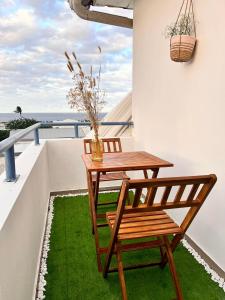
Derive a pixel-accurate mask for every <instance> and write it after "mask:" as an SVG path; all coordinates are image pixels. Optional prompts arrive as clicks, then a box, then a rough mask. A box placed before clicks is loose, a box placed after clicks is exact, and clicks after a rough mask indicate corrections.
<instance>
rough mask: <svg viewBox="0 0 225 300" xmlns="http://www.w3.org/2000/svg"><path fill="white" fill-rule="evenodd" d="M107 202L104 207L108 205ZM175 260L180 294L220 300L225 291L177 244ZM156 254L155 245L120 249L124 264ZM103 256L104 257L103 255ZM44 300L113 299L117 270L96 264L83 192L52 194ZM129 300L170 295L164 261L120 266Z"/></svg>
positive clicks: (103, 234) (103, 239)
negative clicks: (125, 268) (123, 268)
mask: <svg viewBox="0 0 225 300" xmlns="http://www.w3.org/2000/svg"><path fill="white" fill-rule="evenodd" d="M116 196H117V195H116V193H110V194H101V195H100V200H101V201H104V200H105V199H109V198H110V200H111V199H112V198H113V199H116ZM113 209H114V208H113V207H111V208H110V207H109V208H108V209H107V210H108V211H110V210H113ZM99 232H100V245H101V246H106V245H107V243H108V241H109V229H108V228H99ZM174 257H175V264H176V268H177V272H178V276H179V279H180V284H181V287H182V290H183V295H184V299H185V300H222V299H225V293H224V292H223V290H222V289H221V288H219V287H218V286H217V284H216V283H214V282H213V281H212V280H211V279H210V276H209V275H208V274H207V273H206V272H205V271H204V268H203V267H202V266H201V265H200V264H198V263H197V262H196V261H195V259H194V258H193V257H192V255H191V254H190V253H188V251H187V250H186V249H185V248H184V247H183V246H182V245H180V246H179V247H178V248H177V249H176V251H175V253H174ZM157 258H158V259H159V250H158V249H148V250H144V251H134V252H129V253H124V254H123V262H124V264H131V263H135V262H144V261H149V260H154V261H155V260H156V259H157ZM103 261H104V257H103ZM47 266H48V274H47V275H46V280H47V285H46V298H45V299H47V300H50V299H51V300H64V299H65V300H77V299H78V300H98V299H99V300H100V299H101V300H104V299H105V300H118V299H121V291H120V285H119V279H118V274H117V273H110V274H109V275H108V278H107V279H104V278H103V277H102V274H101V273H99V272H98V270H97V263H96V252H95V243H94V237H93V236H92V233H91V221H90V216H89V206H88V197H87V196H76V197H57V198H55V200H54V218H53V223H52V233H51V239H50V251H49V256H48V260H47ZM125 279H126V286H127V293H128V299H129V300H132V299H133V300H145V299H146V300H147V299H152V300H167V299H168V300H171V299H174V298H175V291H174V287H173V283H172V280H171V276H170V272H169V269H168V266H167V267H166V268H165V269H164V270H161V269H160V268H159V267H154V268H144V269H136V270H129V271H125Z"/></svg>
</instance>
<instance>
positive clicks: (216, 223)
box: [132, 0, 225, 270]
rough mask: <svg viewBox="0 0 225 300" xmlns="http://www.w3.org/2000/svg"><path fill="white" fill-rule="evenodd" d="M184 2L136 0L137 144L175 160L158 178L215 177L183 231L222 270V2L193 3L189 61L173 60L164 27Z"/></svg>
mask: <svg viewBox="0 0 225 300" xmlns="http://www.w3.org/2000/svg"><path fill="white" fill-rule="evenodd" d="M181 3H182V1H180V0H173V1H171V0H157V1H156V0H155V1H153V0H138V1H135V8H134V58H133V71H134V72H133V85H134V86H133V98H132V106H133V109H132V114H133V121H134V124H135V127H134V132H133V134H134V139H135V147H136V148H137V149H142V150H146V151H150V152H152V153H156V154H158V155H159V156H160V157H162V158H164V159H167V160H169V161H171V162H173V163H174V165H175V167H174V168H168V169H166V170H162V171H160V176H162V175H164V176H171V175H172V176H176V175H177V176H182V175H183V176H186V175H201V174H210V173H215V174H216V175H217V177H218V181H217V183H216V185H215V187H214V188H213V190H212V192H211V194H210V196H209V197H208V199H207V200H206V202H205V204H204V205H203V207H202V208H201V210H200V212H199V214H198V216H197V217H196V219H195V221H194V223H193V224H192V226H191V228H190V230H189V232H188V234H189V235H190V237H191V238H192V239H193V240H194V241H195V242H196V244H197V245H198V246H199V247H201V249H202V250H204V251H205V252H206V253H207V254H208V255H209V256H210V257H211V258H212V259H213V260H214V261H215V262H216V263H217V264H218V265H219V266H220V267H221V268H223V270H225V255H224V253H225V239H224V228H225V217H224V212H225V201H224V197H225V184H224V179H225V174H224V170H225V158H224V154H225V139H224V129H225V117H224V112H225V101H224V99H225V84H224V77H225V68H224V64H225V56H224V53H225V39H224V26H225V18H224V10H225V2H224V0H217V1H214V0H209V1H200V0H196V1H193V4H194V11H195V19H196V21H197V24H196V27H197V39H198V42H197V47H196V52H195V55H194V58H193V60H192V61H191V62H189V63H175V62H172V61H171V60H170V53H169V44H170V41H169V39H165V38H164V34H163V33H164V32H165V28H166V26H167V25H170V24H171V23H172V22H174V21H175V20H176V17H177V13H178V11H179V8H180V5H181ZM214 25H215V26H214ZM215 37H216V43H215Z"/></svg>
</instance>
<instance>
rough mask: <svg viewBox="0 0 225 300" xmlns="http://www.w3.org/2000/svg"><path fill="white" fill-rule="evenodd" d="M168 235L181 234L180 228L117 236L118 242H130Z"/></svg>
mask: <svg viewBox="0 0 225 300" xmlns="http://www.w3.org/2000/svg"><path fill="white" fill-rule="evenodd" d="M170 234H182V230H181V228H179V227H178V228H170V229H161V230H155V231H144V232H140V233H126V234H118V239H119V240H132V239H136V238H145V237H152V236H160V235H170Z"/></svg>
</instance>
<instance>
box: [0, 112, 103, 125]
mask: <svg viewBox="0 0 225 300" xmlns="http://www.w3.org/2000/svg"><path fill="white" fill-rule="evenodd" d="M105 115H106V113H100V114H99V117H100V119H102V118H103V117H104V116H105ZM19 117H20V116H19V115H18V114H16V113H0V123H5V122H9V121H10V120H14V119H18V118H19ZM22 117H23V118H30V119H35V120H37V121H40V122H53V121H65V120H74V121H82V120H85V119H87V115H86V114H85V113H22Z"/></svg>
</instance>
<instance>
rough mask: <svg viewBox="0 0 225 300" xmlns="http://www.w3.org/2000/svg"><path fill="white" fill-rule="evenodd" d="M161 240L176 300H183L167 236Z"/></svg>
mask: <svg viewBox="0 0 225 300" xmlns="http://www.w3.org/2000/svg"><path fill="white" fill-rule="evenodd" d="M163 239H164V242H165V249H166V254H167V259H168V264H169V268H170V272H171V275H172V279H173V282H174V286H175V289H176V294H177V300H183V296H182V291H181V288H180V284H179V280H178V277H177V272H176V268H175V263H174V259H173V253H172V250H171V247H170V243H169V240H168V238H167V236H164V237H163Z"/></svg>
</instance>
